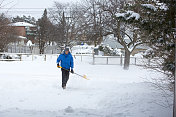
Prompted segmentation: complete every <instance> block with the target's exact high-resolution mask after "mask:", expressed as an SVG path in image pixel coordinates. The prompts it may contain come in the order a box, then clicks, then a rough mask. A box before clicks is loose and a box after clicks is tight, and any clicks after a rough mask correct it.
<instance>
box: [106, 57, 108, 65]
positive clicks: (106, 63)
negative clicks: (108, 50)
mask: <svg viewBox="0 0 176 117" xmlns="http://www.w3.org/2000/svg"><path fill="white" fill-rule="evenodd" d="M108 63H109V62H108V57H107V63H106V64H107V65H108Z"/></svg>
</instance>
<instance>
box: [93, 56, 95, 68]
mask: <svg viewBox="0 0 176 117" xmlns="http://www.w3.org/2000/svg"><path fill="white" fill-rule="evenodd" d="M93 65H95V55H94V53H93Z"/></svg>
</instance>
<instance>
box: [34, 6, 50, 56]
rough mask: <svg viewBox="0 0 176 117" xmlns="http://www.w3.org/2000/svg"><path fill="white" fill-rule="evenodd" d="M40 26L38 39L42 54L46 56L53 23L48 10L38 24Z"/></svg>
mask: <svg viewBox="0 0 176 117" xmlns="http://www.w3.org/2000/svg"><path fill="white" fill-rule="evenodd" d="M37 25H38V38H39V49H40V54H44V49H45V45H46V44H47V42H48V41H50V39H49V35H50V27H51V25H52V24H51V22H50V20H49V18H48V16H47V10H46V9H45V10H44V13H43V16H42V18H41V19H39V20H38V22H37Z"/></svg>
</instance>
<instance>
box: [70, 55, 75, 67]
mask: <svg viewBox="0 0 176 117" xmlns="http://www.w3.org/2000/svg"><path fill="white" fill-rule="evenodd" d="M70 62H71V63H70V67H71V69H73V68H74V61H73V56H71V61H70Z"/></svg>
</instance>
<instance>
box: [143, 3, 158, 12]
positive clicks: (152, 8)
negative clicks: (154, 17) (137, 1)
mask: <svg viewBox="0 0 176 117" xmlns="http://www.w3.org/2000/svg"><path fill="white" fill-rule="evenodd" d="M141 5H142V6H143V7H145V8H148V9H151V10H154V11H156V7H155V6H154V5H152V4H141Z"/></svg>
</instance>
